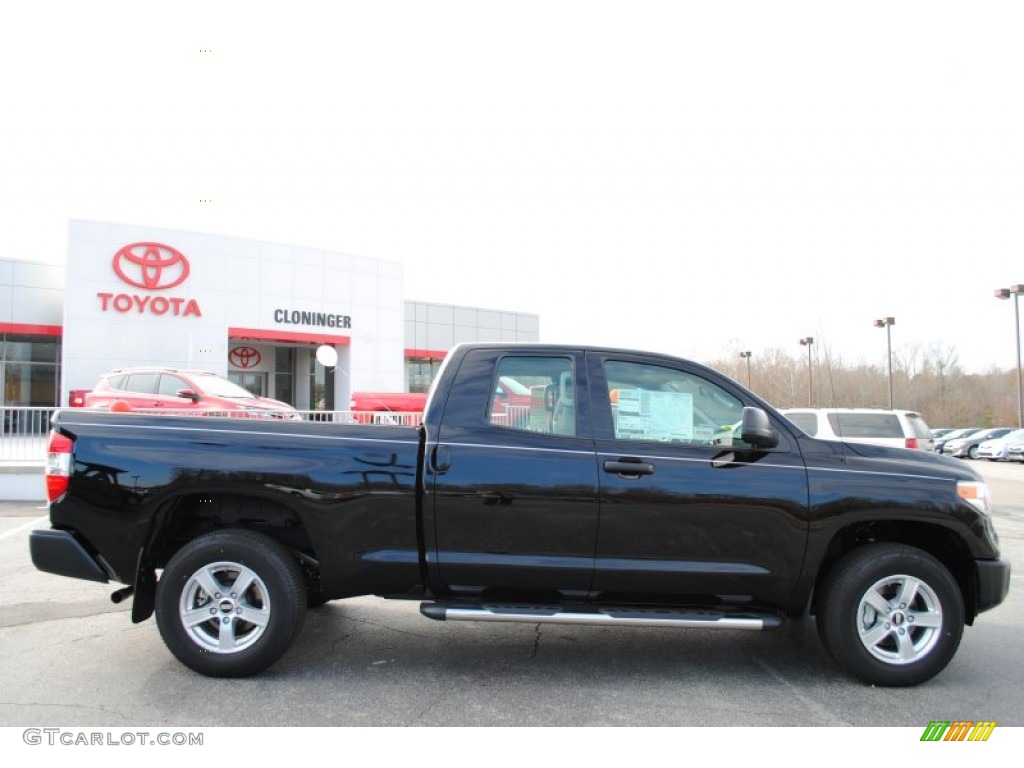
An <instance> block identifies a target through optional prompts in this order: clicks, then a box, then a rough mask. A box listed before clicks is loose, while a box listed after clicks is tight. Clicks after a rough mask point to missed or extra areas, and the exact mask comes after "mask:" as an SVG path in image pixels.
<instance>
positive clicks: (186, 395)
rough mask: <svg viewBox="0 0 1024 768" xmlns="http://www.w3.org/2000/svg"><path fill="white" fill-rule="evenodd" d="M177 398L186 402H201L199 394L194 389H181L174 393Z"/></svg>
mask: <svg viewBox="0 0 1024 768" xmlns="http://www.w3.org/2000/svg"><path fill="white" fill-rule="evenodd" d="M174 396H175V397H180V398H182V399H184V400H191V401H192V402H193V403H198V402H199V393H198V392H196V391H195V390H194V389H179V390H178V391H177V392H175V393H174Z"/></svg>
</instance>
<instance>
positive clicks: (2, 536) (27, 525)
mask: <svg viewBox="0 0 1024 768" xmlns="http://www.w3.org/2000/svg"><path fill="white" fill-rule="evenodd" d="M48 519H49V517H47V516H46V515H43V516H42V517H37V518H36V519H35V520H30V521H29V522H27V523H25V524H24V525H19V526H18V527H17V528H15V529H14V530H11V531H8V532H7V533H4V534H0V541H3V540H4V539H9V538H10V537H11V536H13V535H14V534H16V533H21V532H22V531H24V530H25V529H27V528H34V527H35V526H36V525H38V524H39V523H41V522H43V521H44V520H48Z"/></svg>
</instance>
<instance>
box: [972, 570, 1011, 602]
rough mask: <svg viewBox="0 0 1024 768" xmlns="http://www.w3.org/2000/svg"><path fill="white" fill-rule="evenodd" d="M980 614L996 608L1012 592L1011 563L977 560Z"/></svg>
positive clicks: (976, 571)
mask: <svg viewBox="0 0 1024 768" xmlns="http://www.w3.org/2000/svg"><path fill="white" fill-rule="evenodd" d="M974 571H975V573H976V574H977V589H978V591H977V603H976V605H975V610H976V611H977V612H978V613H981V612H982V611H987V610H988V609H989V608H995V607H996V606H997V605H999V604H1000V603H1001V602H1003V600H1005V599H1006V595H1007V594H1008V593H1009V591H1010V563H1009V562H1008V561H1006V560H975V561H974Z"/></svg>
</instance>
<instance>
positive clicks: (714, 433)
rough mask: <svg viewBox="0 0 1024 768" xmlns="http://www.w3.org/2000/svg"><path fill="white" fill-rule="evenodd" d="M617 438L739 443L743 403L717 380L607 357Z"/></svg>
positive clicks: (709, 443)
mask: <svg viewBox="0 0 1024 768" xmlns="http://www.w3.org/2000/svg"><path fill="white" fill-rule="evenodd" d="M605 376H606V379H607V381H608V399H609V401H610V403H611V408H612V422H613V424H614V427H615V439H616V440H648V441H657V442H666V443H685V444H690V445H739V444H743V443H742V441H741V440H740V436H739V427H740V421H741V420H742V417H743V403H742V402H740V401H739V400H738V399H736V398H735V397H733V396H732V395H731V394H729V393H728V392H726V391H725V390H723V389H722V388H721V387H719V386H718V385H717V384H713V383H712V382H710V381H708V380H706V379H704V378H701V377H700V376H696V375H694V374H691V373H687V372H685V371H679V370H675V369H673V368H665V367H662V366H658V365H648V364H643V363H629V362H618V361H609V362H607V363H606V364H605Z"/></svg>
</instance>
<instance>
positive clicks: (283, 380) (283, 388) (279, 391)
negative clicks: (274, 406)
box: [272, 347, 295, 405]
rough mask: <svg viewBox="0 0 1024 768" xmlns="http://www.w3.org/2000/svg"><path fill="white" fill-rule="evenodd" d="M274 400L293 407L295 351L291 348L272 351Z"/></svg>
mask: <svg viewBox="0 0 1024 768" xmlns="http://www.w3.org/2000/svg"><path fill="white" fill-rule="evenodd" d="M272 396H273V397H274V399H276V400H280V401H281V402H283V403H288V404H289V405H295V350H294V349H293V348H292V347H275V349H274V393H273V395H272Z"/></svg>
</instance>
